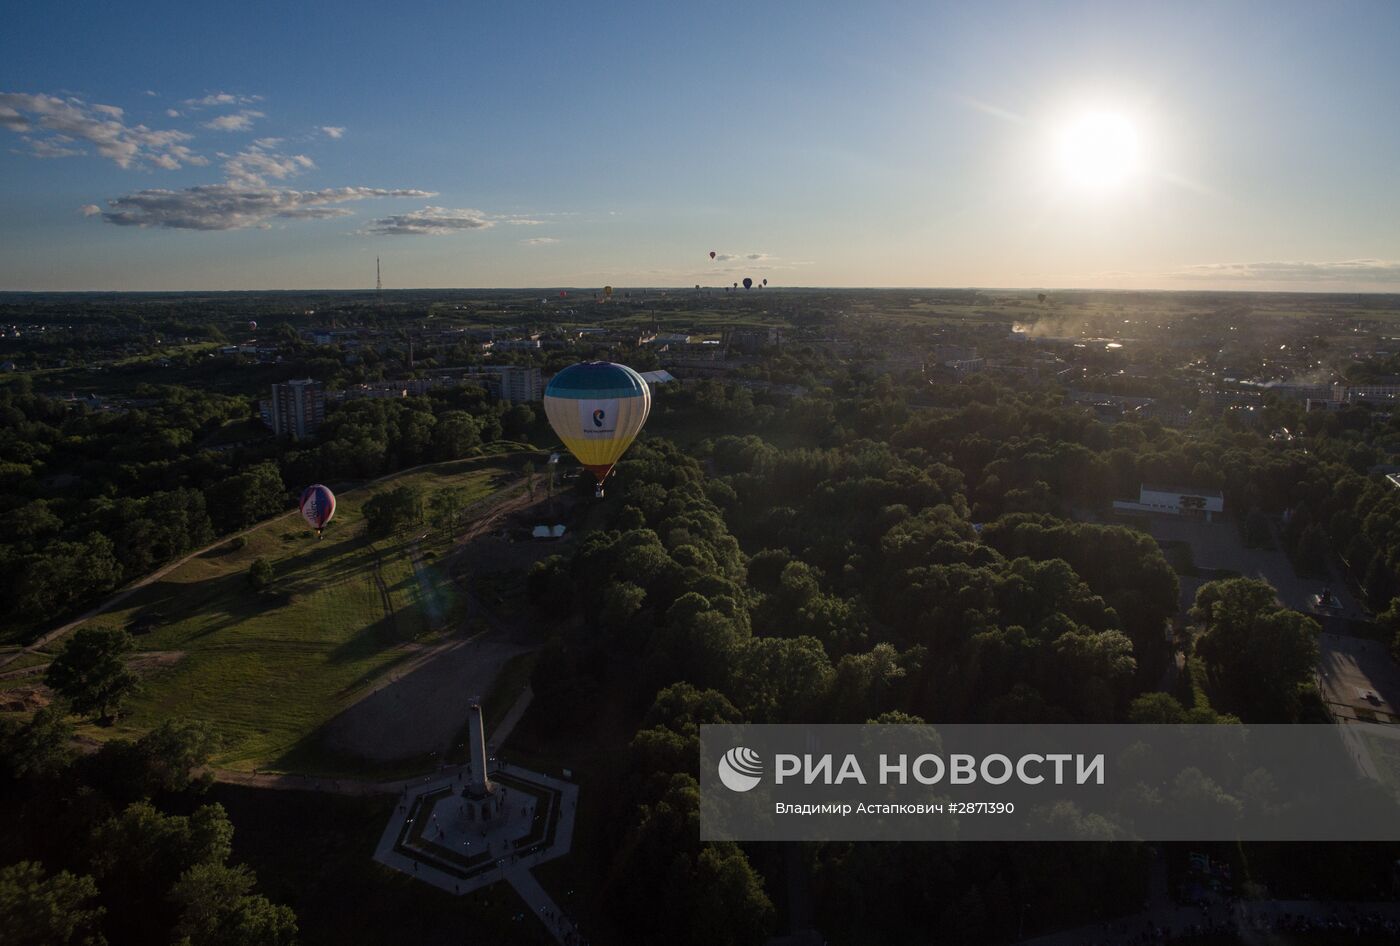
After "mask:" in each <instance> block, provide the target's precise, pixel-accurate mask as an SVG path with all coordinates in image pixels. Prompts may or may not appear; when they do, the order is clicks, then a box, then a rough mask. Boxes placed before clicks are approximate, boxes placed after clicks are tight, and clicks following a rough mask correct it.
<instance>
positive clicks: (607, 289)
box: [603, 286, 612, 299]
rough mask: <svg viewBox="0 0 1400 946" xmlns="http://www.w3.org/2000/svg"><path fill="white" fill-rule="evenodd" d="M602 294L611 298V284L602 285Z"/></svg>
mask: <svg viewBox="0 0 1400 946" xmlns="http://www.w3.org/2000/svg"><path fill="white" fill-rule="evenodd" d="M603 295H605V296H607V297H608V298H609V299H611V298H612V286H604V287H603Z"/></svg>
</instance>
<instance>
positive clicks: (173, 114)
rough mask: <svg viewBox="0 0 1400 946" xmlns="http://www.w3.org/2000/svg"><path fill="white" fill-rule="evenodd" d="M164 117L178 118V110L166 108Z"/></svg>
mask: <svg viewBox="0 0 1400 946" xmlns="http://www.w3.org/2000/svg"><path fill="white" fill-rule="evenodd" d="M165 117H166V118H179V117H180V110H179V109H178V108H167V109H166V110H165Z"/></svg>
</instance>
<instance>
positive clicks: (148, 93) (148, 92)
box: [89, 89, 156, 206]
mask: <svg viewBox="0 0 1400 946" xmlns="http://www.w3.org/2000/svg"><path fill="white" fill-rule="evenodd" d="M146 94H147V95H149V96H152V97H154V96H155V94H156V93H155V92H154V91H153V90H151V89H147V90H146ZM89 206H91V205H90V204H89Z"/></svg>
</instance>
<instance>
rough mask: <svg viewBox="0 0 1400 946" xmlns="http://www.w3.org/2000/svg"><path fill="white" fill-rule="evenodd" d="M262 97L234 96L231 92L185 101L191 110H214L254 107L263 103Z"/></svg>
mask: <svg viewBox="0 0 1400 946" xmlns="http://www.w3.org/2000/svg"><path fill="white" fill-rule="evenodd" d="M261 101H262V96H261V95H234V94H233V93H231V92H214V93H211V94H209V95H206V96H204V98H200V99H185V104H186V105H188V106H189V107H190V108H213V107H215V106H219V105H252V104H253V103H254V102H261Z"/></svg>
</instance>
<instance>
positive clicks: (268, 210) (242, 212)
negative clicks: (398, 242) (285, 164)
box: [83, 183, 434, 230]
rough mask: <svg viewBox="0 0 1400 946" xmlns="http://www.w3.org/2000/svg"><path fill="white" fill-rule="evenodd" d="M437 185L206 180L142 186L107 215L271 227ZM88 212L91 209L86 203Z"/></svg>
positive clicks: (145, 222) (140, 222)
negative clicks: (310, 186)
mask: <svg viewBox="0 0 1400 946" xmlns="http://www.w3.org/2000/svg"><path fill="white" fill-rule="evenodd" d="M432 196H434V194H433V193H432V192H431V191H423V190H417V189H411V188H400V189H392V190H391V189H385V188H379V187H328V188H324V189H321V190H314V191H298V190H292V189H290V188H274V187H245V186H239V185H237V184H234V183H228V184H205V185H202V186H199V187H189V188H185V189H184V190H164V189H151V190H141V191H136V192H134V193H131V194H125V195H123V196H121V197H114V198H112V199H111V200H109V201H107V205H108V207H109V208H110V209H108V210H105V211H101V214H102V219H104V220H106V221H107V222H108V223H114V224H117V225H118V226H124V227H158V228H164V229H173V230H241V229H245V228H248V227H267V226H270V222H271V221H273V220H278V219H281V220H318V219H323V218H327V217H343V216H347V215H349V214H350V213H351V211H349V210H347V209H345V208H343V207H340V206H337V205H338V204H344V203H347V202H351V201H359V200H370V199H376V198H383V197H416V198H424V197H432ZM83 212H84V213H87V209H86V208H84V211H83Z"/></svg>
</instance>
